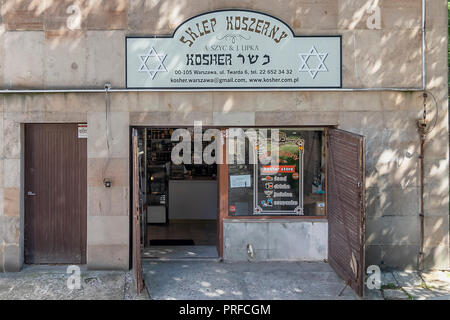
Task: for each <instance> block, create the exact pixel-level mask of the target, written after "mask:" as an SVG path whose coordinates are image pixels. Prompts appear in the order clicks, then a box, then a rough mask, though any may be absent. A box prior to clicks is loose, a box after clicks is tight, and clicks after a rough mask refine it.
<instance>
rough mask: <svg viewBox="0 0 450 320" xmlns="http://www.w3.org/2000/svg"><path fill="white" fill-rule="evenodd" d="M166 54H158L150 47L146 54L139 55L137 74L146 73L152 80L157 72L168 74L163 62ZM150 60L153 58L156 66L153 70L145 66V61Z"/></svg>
mask: <svg viewBox="0 0 450 320" xmlns="http://www.w3.org/2000/svg"><path fill="white" fill-rule="evenodd" d="M166 57H167V54H164V53H158V52H157V51H156V50H155V48H153V47H151V48H150V49H149V51H148V53H147V54H142V55H139V59H140V60H141V66H140V67H139V70H138V72H146V73H147V74H148V75H149V76H150V78H151V79H152V80H153V79H155V76H156V75H157V74H158V72H168V71H167V69H166V66H165V65H164V60H165V59H166ZM150 58H155V59H156V61H157V63H158V65H157V67H156V68H155V69H150V68H149V67H148V65H147V61H148V60H149V59H150Z"/></svg>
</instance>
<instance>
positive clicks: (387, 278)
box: [381, 271, 399, 287]
mask: <svg viewBox="0 0 450 320" xmlns="http://www.w3.org/2000/svg"><path fill="white" fill-rule="evenodd" d="M381 285H382V286H390V285H394V286H395V287H398V286H399V284H398V282H397V280H396V279H395V277H394V275H393V274H392V272H390V271H383V272H381Z"/></svg>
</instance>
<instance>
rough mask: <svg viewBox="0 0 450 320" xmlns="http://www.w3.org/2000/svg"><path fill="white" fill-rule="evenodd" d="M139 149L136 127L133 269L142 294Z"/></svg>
mask: <svg viewBox="0 0 450 320" xmlns="http://www.w3.org/2000/svg"><path fill="white" fill-rule="evenodd" d="M138 153H139V150H138V133H137V130H136V129H133V133H132V157H133V166H132V170H133V173H132V176H133V181H132V183H133V185H132V191H133V199H132V212H133V269H134V276H135V280H136V288H137V293H138V294H140V293H141V292H142V289H143V288H144V275H143V272H142V260H141V252H142V246H143V245H142V241H141V212H140V211H141V206H140V201H139V192H140V189H139V154H138Z"/></svg>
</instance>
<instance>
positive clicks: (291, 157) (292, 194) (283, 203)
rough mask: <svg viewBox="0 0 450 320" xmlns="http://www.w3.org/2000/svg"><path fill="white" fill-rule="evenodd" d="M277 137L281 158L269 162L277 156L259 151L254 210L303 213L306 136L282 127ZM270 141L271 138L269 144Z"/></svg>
mask: <svg viewBox="0 0 450 320" xmlns="http://www.w3.org/2000/svg"><path fill="white" fill-rule="evenodd" d="M277 138H278V139H279V141H278V143H279V152H278V153H279V157H278V159H279V160H276V161H269V160H272V157H274V155H272V154H271V152H270V151H260V150H259V149H258V152H257V153H256V155H257V159H256V163H257V165H255V166H254V168H255V169H254V170H255V171H254V185H255V192H254V212H253V213H254V214H255V215H276V214H280V215H303V155H304V139H303V138H302V137H301V135H300V132H299V131H294V130H280V131H279V135H278V137H277ZM271 141H272V138H269V137H268V145H270V142H271ZM267 149H270V148H267ZM274 163H277V164H276V165H275V164H274Z"/></svg>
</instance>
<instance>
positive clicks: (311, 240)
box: [223, 219, 328, 261]
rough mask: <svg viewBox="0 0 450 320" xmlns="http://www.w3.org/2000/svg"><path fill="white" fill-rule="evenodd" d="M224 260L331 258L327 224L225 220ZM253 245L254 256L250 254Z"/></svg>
mask: <svg viewBox="0 0 450 320" xmlns="http://www.w3.org/2000/svg"><path fill="white" fill-rule="evenodd" d="M223 236H224V246H223V249H224V250H223V257H224V259H225V260H230V261H248V260H249V261H267V260H294V261H295V260H302V261H320V260H324V259H328V223H327V221H321V220H316V221H307V220H304V221H298V220H297V221H295V220H286V219H285V220H283V219H280V220H278V219H277V220H271V221H267V220H265V221H264V220H254V219H252V220H244V221H243V220H225V222H224V225H223ZM249 245H250V246H251V248H252V249H251V250H253V255H252V256H251V255H249V253H248V247H249Z"/></svg>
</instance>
